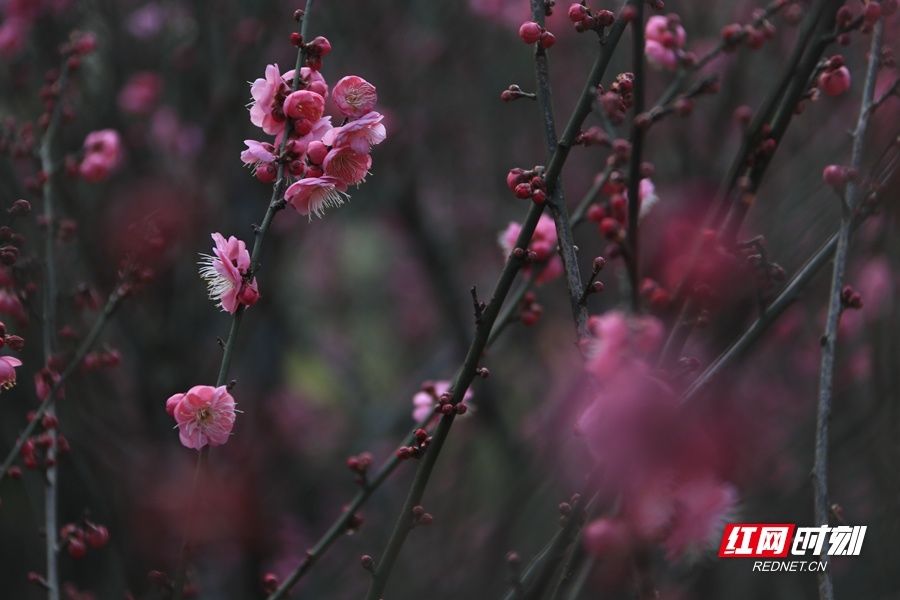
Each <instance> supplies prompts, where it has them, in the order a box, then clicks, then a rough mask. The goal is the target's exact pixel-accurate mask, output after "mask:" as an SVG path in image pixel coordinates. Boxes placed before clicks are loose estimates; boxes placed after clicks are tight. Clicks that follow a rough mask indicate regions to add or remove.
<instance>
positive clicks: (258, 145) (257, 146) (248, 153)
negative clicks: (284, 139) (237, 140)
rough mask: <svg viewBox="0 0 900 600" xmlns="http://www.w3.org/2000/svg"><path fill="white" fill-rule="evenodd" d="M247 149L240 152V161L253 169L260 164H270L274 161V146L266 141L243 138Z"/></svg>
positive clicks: (254, 170)
mask: <svg viewBox="0 0 900 600" xmlns="http://www.w3.org/2000/svg"><path fill="white" fill-rule="evenodd" d="M244 144H246V145H247V149H246V150H244V151H243V152H241V162H243V163H244V164H245V165H247V166H248V167H250V168H251V169H253V172H254V173H255V172H256V169H258V168H259V166H260V165H270V164H272V163H274V162H275V147H274V146H273V145H272V144H270V143H268V142H257V141H256V140H244Z"/></svg>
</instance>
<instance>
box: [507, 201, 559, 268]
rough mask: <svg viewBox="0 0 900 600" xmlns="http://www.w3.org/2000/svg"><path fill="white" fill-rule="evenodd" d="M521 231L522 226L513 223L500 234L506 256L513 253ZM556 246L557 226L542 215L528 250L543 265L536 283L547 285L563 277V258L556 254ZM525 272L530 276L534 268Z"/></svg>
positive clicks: (550, 219) (549, 218)
mask: <svg viewBox="0 0 900 600" xmlns="http://www.w3.org/2000/svg"><path fill="white" fill-rule="evenodd" d="M521 231H522V225H521V224H519V223H515V222H512V223H510V224H509V225H507V226H506V229H504V230H503V232H502V233H501V234H500V238H499V240H498V241H499V242H500V247H501V248H502V249H503V252H504V253H505V254H507V255H508V254H509V253H510V252H512V251H513V249H514V248H515V246H516V240H517V239H518V237H519V233H520V232H521ZM556 244H557V239H556V224H555V223H554V222H553V219H552V218H551V217H549V216H547V215H541V218H540V219H539V220H538V224H537V226H536V227H535V228H534V235H533V236H531V243H530V244H529V245H528V249H529V250H531V251H532V252H534V253H535V255H536V256H535V261H537V262H538V263H542V266H541V267H540V269H539V270H538V274H537V277H536V278H535V282H537V283H546V282H548V281H552V280H553V279H556V278H557V277H559V276H560V275H562V272H563V264H562V258H560V256H559V254H557V253H556ZM524 272H525V273H526V274H530V273H531V272H532V267H531V266H528V267H526V268H525V269H524Z"/></svg>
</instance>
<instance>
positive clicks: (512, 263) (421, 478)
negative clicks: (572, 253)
mask: <svg viewBox="0 0 900 600" xmlns="http://www.w3.org/2000/svg"><path fill="white" fill-rule="evenodd" d="M634 1H636V0H630V2H634ZM624 28H625V23H624V22H623V21H618V22H616V23H615V24H614V25H613V26H612V27H611V28H610V32H609V35H608V37H607V39H606V43H605V44H604V45H603V46H602V47H601V50H600V53H599V56H598V57H597V59H596V61H595V62H594V66H593V67H592V69H591V72H590V75H589V76H588V80H587V82H586V83H585V86H584V89H583V90H582V92H581V96H580V97H579V99H578V103H577V105H576V107H575V110H574V111H573V113H572V116H571V118H570V119H569V122H568V124H567V125H566V128H565V131H564V132H563V135H562V138H561V139H560V141H559V143H558V145H557V148H556V151H555V152H554V153H553V156H552V157H551V158H550V161H549V163H548V165H547V169H546V171H545V174H544V181H545V183H546V187H547V193H548V195H549V196H551V197H552V195H553V194H554V193H555V190H556V186H557V183H558V179H559V175H560V173H561V172H562V168H563V165H564V164H565V161H566V158H567V157H568V155H569V151H570V150H571V148H572V145H573V144H574V141H575V137H576V136H577V135H578V132H579V131H580V129H581V125H582V123H583V122H584V119H585V118H587V116H588V114H589V113H590V111H591V104H592V100H593V97H594V95H595V88H596V86H597V85H598V84H599V82H600V79H601V78H602V77H603V74H604V73H605V72H606V67H607V65H608V64H609V61H610V58H611V56H612V52H613V50H614V49H615V46H616V44H617V43H618V41H619V39H620V38H621V36H622V32H623V30H624ZM542 212H543V206H542V205H539V204H532V206H531V207H530V208H529V211H528V215H527V216H526V218H525V222H524V223H523V224H522V230H521V232H520V233H519V237H518V238H517V240H516V247H517V248H527V247H528V244H529V242H530V241H531V236H532V235H533V234H534V229H535V227H536V226H537V222H538V219H539V218H540V216H541V213H542ZM521 266H522V259H520V258H517V257H516V253H515V252H514V253H513V254H512V255H511V256H510V257H509V259H508V260H507V262H506V265H505V266H504V268H503V271H502V272H501V273H500V277H499V279H498V280H497V284H496V286H495V288H494V292H493V294H492V295H491V300H490V301H489V302H488V304H487V306H486V308H485V310H484V313H483V314H482V317H481V323H479V324H478V325H477V327H476V332H475V338H474V339H473V341H472V344H471V346H470V347H469V351H468V353H467V354H466V358H465V361H464V362H463V365H462V367H461V368H460V370H459V372H458V374H457V376H456V377H455V378H454V381H453V385H452V390H453V392H452V398H451V402H452V403H453V404H457V403H459V402H460V401H461V400H462V398H463V395H464V394H465V392H466V391H467V390H468V388H469V385H470V384H471V382H472V379H473V378H474V377H475V370H476V369H477V367H478V362H479V360H480V359H481V355H482V353H483V352H484V348H485V346H486V344H487V341H488V339H489V336H490V332H491V329H492V328H493V325H494V322H495V321H496V319H497V315H498V314H499V312H500V308H501V306H502V304H503V302H504V300H505V299H506V296H507V294H508V293H509V289H510V287H511V286H512V283H513V280H514V279H515V277H516V274H517V273H518V271H519V269H520V268H521ZM453 419H454V415H453V414H452V413H451V414H449V415H445V416H444V417H443V418H441V421H440V423H438V426H437V429H436V431H435V433H434V435H433V437H432V442H431V444H430V445H429V447H428V451H427V452H426V453H425V456H424V458H423V459H422V461H421V463H420V464H419V467H418V469H417V471H416V475H415V478H414V479H413V483H412V486H411V487H410V490H409V494H408V495H407V498H406V501H405V502H404V504H403V507H402V508H401V511H400V515H399V516H398V518H397V522H396V524H395V525H394V529H393V532H392V533H391V536H390V538H389V539H388V542H387V545H386V546H385V549H384V552H383V553H382V556H381V557H380V559H379V562H378V566H377V568H376V569H375V573H374V575H373V577H372V583H371V585H370V587H369V591H368V593H367V594H366V598H367V600H378V599H380V598H381V597H382V593H383V592H384V589H385V587H386V586H387V583H388V581H389V579H390V575H391V572H392V570H393V567H394V564H395V563H396V560H397V557H398V555H399V554H400V549H401V548H402V547H403V543H404V542H405V541H406V538H407V536H408V535H409V532H410V531H411V530H412V527H413V525H414V521H413V515H412V509H413V507H414V506H416V505H418V504H419V503H420V502H421V499H422V496H423V494H424V493H425V488H426V487H427V485H428V480H429V479H430V477H431V473H432V472H433V470H434V465H435V463H436V461H437V458H438V456H439V454H440V452H441V449H442V447H443V445H444V442H445V441H446V439H447V435H448V434H449V432H450V428H451V427H452V425H453Z"/></svg>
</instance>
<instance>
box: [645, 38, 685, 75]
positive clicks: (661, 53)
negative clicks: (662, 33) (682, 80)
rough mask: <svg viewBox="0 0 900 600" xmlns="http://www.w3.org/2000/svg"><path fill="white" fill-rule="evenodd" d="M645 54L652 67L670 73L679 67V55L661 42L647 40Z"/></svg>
mask: <svg viewBox="0 0 900 600" xmlns="http://www.w3.org/2000/svg"><path fill="white" fill-rule="evenodd" d="M644 52H645V53H646V54H647V61H648V62H649V63H650V64H652V65H655V66H657V67H661V68H663V69H668V70H670V71H674V70H675V67H677V66H678V54H676V53H675V51H674V50H671V49H669V48H666V47H665V46H663V45H662V44H660V43H659V42H656V41H653V40H647V42H646V43H645V44H644Z"/></svg>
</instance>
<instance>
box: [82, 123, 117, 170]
mask: <svg viewBox="0 0 900 600" xmlns="http://www.w3.org/2000/svg"><path fill="white" fill-rule="evenodd" d="M121 160H122V142H121V140H120V138H119V134H118V132H117V131H116V130H114V129H101V130H100V131H92V132H91V133H89V134H88V135H87V137H86V138H85V139H84V156H83V157H82V159H81V162H80V163H79V165H78V173H79V174H80V175H81V177H82V178H84V180H85V181H89V182H91V183H97V182H100V181H103V180H105V179H107V178H109V176H110V174H111V173H112V172H113V171H114V170H115V169H116V167H118V166H119V163H120V162H121Z"/></svg>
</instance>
